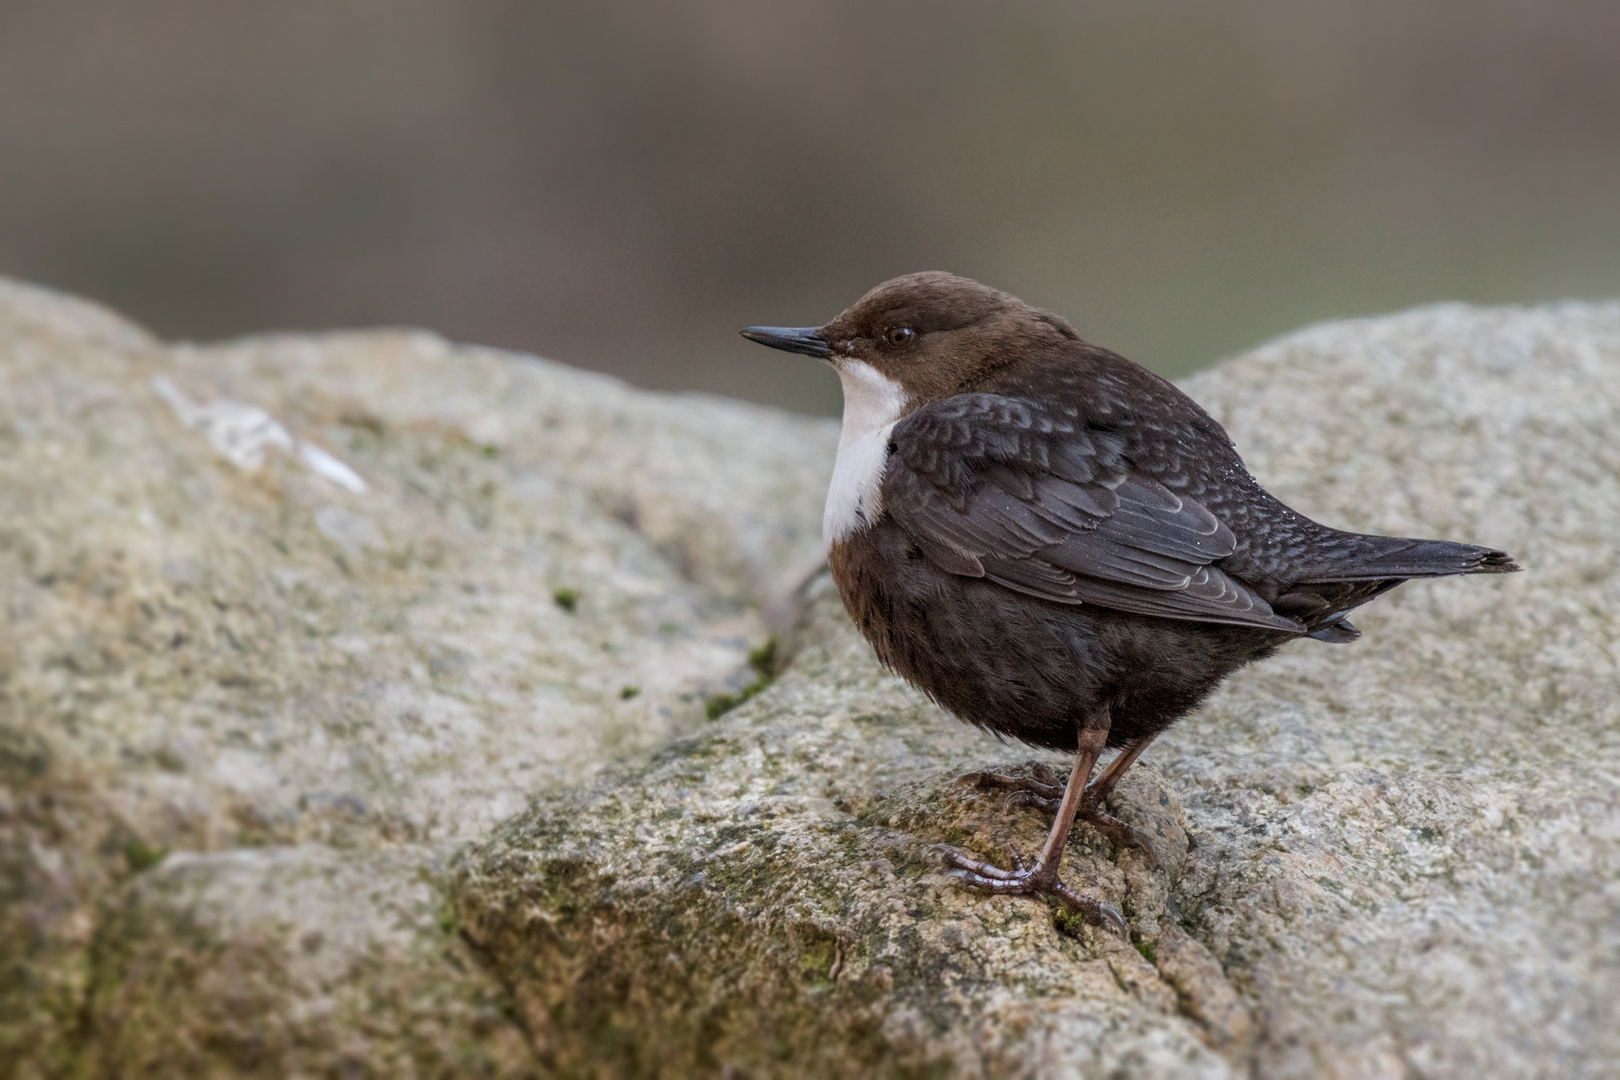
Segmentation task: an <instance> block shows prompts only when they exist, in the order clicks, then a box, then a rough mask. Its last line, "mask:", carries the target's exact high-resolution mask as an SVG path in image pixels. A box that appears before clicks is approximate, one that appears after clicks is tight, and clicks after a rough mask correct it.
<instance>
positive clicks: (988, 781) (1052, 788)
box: [961, 761, 1063, 814]
mask: <svg viewBox="0 0 1620 1080" xmlns="http://www.w3.org/2000/svg"><path fill="white" fill-rule="evenodd" d="M1029 769H1030V772H1032V773H1034V774H1035V775H1034V776H1033V777H1028V776H1003V775H1001V774H1000V773H994V772H990V771H988V770H986V771H984V772H977V773H968V774H967V775H966V776H964V777H962V778H961V781H962V782H971V783H972V784H973V786H974V787H976V788H978V789H979V790H980V791H1010V792H1012V794H1011V795H1009V796H1008V797H1007V802H1008V803H1009V804H1011V803H1013V802H1021V803H1026V804H1029V805H1033V806H1038V807H1040V808H1041V809H1042V810H1045V811H1046V812H1047V813H1049V814H1050V813H1055V812H1056V811H1057V808H1058V804H1059V803H1060V802H1062V799H1063V787H1062V785H1060V784H1056V783H1053V782H1052V781H1053V779H1054V777H1053V776H1052V771H1051V770H1050V769H1048V768H1047V767H1046V766H1045V765H1042V764H1040V763H1039V762H1035V761H1032V762H1030V763H1029Z"/></svg>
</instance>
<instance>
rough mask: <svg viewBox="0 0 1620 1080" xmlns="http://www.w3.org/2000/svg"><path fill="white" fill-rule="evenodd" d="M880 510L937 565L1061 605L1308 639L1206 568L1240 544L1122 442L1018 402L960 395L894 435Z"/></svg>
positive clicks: (911, 419) (1238, 585)
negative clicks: (1134, 461) (1136, 461)
mask: <svg viewBox="0 0 1620 1080" xmlns="http://www.w3.org/2000/svg"><path fill="white" fill-rule="evenodd" d="M890 441H891V450H890V453H889V456H888V461H887V465H886V467H885V470H884V475H883V487H882V495H883V506H884V509H885V510H887V511H888V513H889V515H890V516H891V517H892V518H893V519H894V521H895V523H896V524H897V525H899V527H900V528H901V529H902V530H903V531H904V532H905V533H906V535H907V536H908V537H910V539H911V540H912V542H913V543H915V544H916V545H917V547H918V548H920V549H921V550H922V552H923V554H924V556H926V557H927V558H928V560H929V561H930V562H932V563H933V564H934V565H935V566H937V567H939V568H940V569H941V570H944V571H946V572H948V573H952V574H957V575H961V576H964V577H982V578H987V579H988V580H990V581H994V582H996V583H997V584H999V585H1003V586H1005V587H1006V588H1009V589H1014V590H1016V591H1018V592H1021V593H1025V594H1027V595H1030V596H1036V597H1040V598H1041V599H1043V600H1051V601H1055V602H1057V603H1063V604H1097V605H1099V606H1101V607H1107V608H1112V609H1114V610H1117V611H1129V612H1135V613H1137V614H1142V615H1160V616H1165V617H1168V618H1179V619H1191V620H1196V621H1200V622H1221V623H1235V624H1239V625H1244V626H1264V627H1268V628H1271V629H1276V630H1288V631H1292V632H1295V633H1299V632H1303V630H1304V629H1305V628H1304V626H1303V625H1302V624H1301V623H1299V622H1297V621H1295V620H1293V619H1290V618H1287V617H1286V616H1283V615H1278V614H1276V613H1275V612H1273V611H1272V610H1271V607H1270V606H1269V605H1268V604H1267V603H1266V602H1265V600H1264V599H1263V598H1261V597H1260V596H1259V595H1258V594H1257V593H1255V591H1254V590H1253V589H1251V588H1249V587H1248V586H1247V585H1245V584H1243V583H1242V582H1240V581H1236V580H1234V579H1233V578H1231V577H1228V576H1227V575H1226V574H1224V573H1222V572H1221V570H1220V569H1219V568H1217V567H1216V566H1214V565H1213V564H1214V563H1215V562H1216V561H1218V560H1220V559H1222V558H1225V557H1226V556H1228V555H1230V554H1232V552H1233V551H1234V550H1236V548H1237V538H1236V537H1234V536H1233V535H1232V531H1231V530H1230V529H1228V528H1227V527H1226V525H1225V524H1224V523H1222V522H1221V520H1220V519H1219V518H1217V517H1215V515H1214V514H1212V513H1210V512H1209V510H1207V509H1206V508H1204V507H1203V506H1201V505H1200V504H1198V503H1197V502H1195V501H1193V500H1191V499H1187V498H1184V497H1182V496H1179V495H1177V494H1175V493H1174V492H1172V491H1171V490H1170V489H1169V488H1166V487H1165V486H1164V485H1163V484H1161V483H1159V482H1158V481H1157V480H1155V479H1154V478H1153V477H1151V476H1149V475H1147V474H1145V473H1143V472H1141V471H1139V470H1137V469H1135V468H1133V467H1132V465H1131V463H1130V462H1129V461H1127V460H1126V459H1125V457H1124V456H1123V443H1122V442H1121V441H1120V440H1119V439H1117V438H1116V437H1114V436H1113V435H1110V434H1109V433H1107V432H1105V431H1093V430H1088V429H1087V428H1085V427H1084V426H1083V425H1082V424H1081V423H1080V422H1079V421H1078V420H1077V419H1074V418H1072V417H1068V416H1066V415H1063V414H1061V413H1055V412H1054V411H1053V410H1048V409H1043V408H1042V407H1041V406H1040V405H1038V404H1036V403H1035V402H1032V401H1029V400H1027V399H1024V398H1010V397H1002V396H999V395H995V394H960V395H958V396H956V397H952V398H947V399H946V400H944V401H940V402H936V403H935V404H933V405H930V406H928V407H926V408H923V409H919V410H918V411H917V412H915V413H912V414H911V415H910V416H908V417H906V418H905V419H904V420H901V421H900V423H898V424H897V425H895V428H894V431H893V433H892V434H891V436H890Z"/></svg>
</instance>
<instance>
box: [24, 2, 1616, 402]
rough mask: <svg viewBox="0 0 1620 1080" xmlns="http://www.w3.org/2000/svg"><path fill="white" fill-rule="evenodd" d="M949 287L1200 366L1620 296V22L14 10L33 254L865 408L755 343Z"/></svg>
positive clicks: (1356, 10) (1269, 9)
mask: <svg viewBox="0 0 1620 1080" xmlns="http://www.w3.org/2000/svg"><path fill="white" fill-rule="evenodd" d="M928 268H941V269H949V270H954V271H956V272H958V273H964V274H968V275H970V276H973V277H977V278H979V279H981V280H984V281H986V282H988V283H990V284H993V285H996V286H998V287H1000V288H1004V289H1007V290H1009V291H1012V292H1015V293H1018V294H1019V295H1021V296H1023V297H1025V298H1026V299H1028V300H1030V301H1032V302H1035V303H1038V304H1040V305H1042V306H1045V307H1049V308H1052V309H1053V310H1055V311H1057V312H1059V313H1061V314H1063V315H1064V316H1066V317H1068V318H1069V319H1070V320H1071V321H1072V322H1074V323H1075V325H1076V326H1077V327H1078V328H1079V330H1080V332H1081V333H1082V335H1084V336H1085V337H1087V338H1089V339H1091V340H1093V341H1096V342H1099V343H1101V344H1104V345H1108V346H1110V347H1112V348H1115V349H1117V350H1119V351H1121V352H1124V353H1125V354H1126V355H1128V356H1130V357H1132V358H1133V359H1136V360H1138V361H1140V362H1142V363H1144V364H1147V365H1148V366H1149V367H1152V368H1154V369H1156V370H1158V371H1161V372H1164V373H1167V374H1170V375H1178V374H1182V373H1185V372H1187V371H1189V370H1191V369H1193V368H1195V367H1198V366H1201V365H1203V364H1207V363H1210V362H1213V361H1214V360H1217V359H1219V358H1220V357H1221V356H1223V355H1226V354H1230V353H1232V352H1235V351H1237V350H1240V349H1242V348H1244V347H1246V346H1249V345H1252V344H1254V343H1257V342H1259V341H1261V340H1263V339H1265V338H1267V337H1269V336H1271V335H1274V334H1276V333H1279V332H1281V331H1285V330H1288V329H1291V328H1293V327H1296V326H1298V325H1300V324H1302V323H1306V322H1310V321H1312V320H1317V319H1323V318H1330V317H1336V316H1346V315H1356V314H1362V313H1370V312H1380V311H1387V310H1392V309H1396V308H1401V307H1405V306H1410V305H1413V304H1419V303H1425V302H1429V301H1434V300H1444V299H1461V300H1471V301H1479V302H1485V303H1501V302H1533V301H1540V300H1547V299H1554V298H1560V297H1596V296H1613V295H1615V294H1616V293H1617V292H1620V3H1615V2H1614V0H1521V2H1501V0H1428V2H1424V0H1356V2H1331V0H1324V2H1298V0H1290V2H1284V0H1277V2H1252V0H1228V2H1225V3H1221V4H1209V3H1204V2H1199V0H1133V2H1130V3H1112V4H1096V3H1076V2H1072V0H1070V2H1062V0H1047V2H1034V3H1008V4H991V3H988V2H984V0H978V2H966V0H896V2H892V3H870V2H864V3H863V2H857V0H827V2H820V3H805V2H799V3H787V2H780V0H756V2H748V3H744V2H740V0H683V2H665V3H639V4H637V3H619V2H609V0H592V2H589V3H546V2H534V0H531V2H527V3H520V2H517V0H274V2H271V3H249V2H246V0H234V2H229V0H228V2H221V0H144V2H142V3H139V4H131V3H128V2H123V0H83V2H77V0H68V2H64V0H0V273H3V274H9V275H13V276H17V277H22V278H27V279H31V280H34V281H38V282H41V283H44V284H48V285H52V286H55V287H58V288H61V289H66V290H70V291H73V292H77V293H81V294H84V295H87V296H90V297H92V298H95V299H98V300H101V301H104V302H106V303H108V304H111V305H113V306H114V307H117V308H119V309H121V310H123V311H125V312H127V313H129V314H131V315H133V316H134V317H135V318H137V319H139V320H141V321H143V322H145V323H146V324H147V325H149V326H151V327H152V328H153V329H155V330H157V331H158V332H159V333H161V334H163V335H165V336H169V337H180V338H192V339H209V338H217V337H223V336H231V335H238V334H244V333H250V332H254V331H259V330H270V329H274V330H283V329H287V330H290V329H319V328H325V327H352V326H363V325H372V324H410V325H418V326H426V327H430V328H432V329H435V330H438V331H440V332H442V333H444V334H446V335H448V336H450V337H453V338H456V339H459V340H463V341H470V342H481V343H487V344H494V345H500V346H506V347H510V348H516V349H521V350H527V351H532V352H536V353H539V354H542V355H545V356H549V357H552V358H554V359H558V360H563V361H566V362H568V363H572V364H577V365H582V366H587V367H593V368H599V369H601V370H604V371H610V372H613V373H616V374H619V375H622V376H624V377H626V378H628V379H630V380H631V381H633V382H635V383H637V384H640V385H643V386H650V387H660V388H691V389H699V390H706V391H714V392H719V393H724V394H730V395H734V396H739V397H745V398H752V399H754V400H758V401H764V402H769V403H772V404H777V405H783V406H787V407H789V408H794V409H798V410H802V411H807V412H828V413H830V412H835V411H836V410H837V407H838V400H839V399H838V388H837V382H836V380H835V379H834V378H833V376H832V374H831V373H830V372H829V371H826V370H824V369H822V368H821V367H819V366H818V365H815V364H812V363H809V362H806V361H805V360H804V359H803V358H795V357H791V356H788V355H786V354H782V353H772V352H768V351H766V350H764V349H761V348H759V347H757V346H752V345H750V344H749V343H747V342H745V341H743V340H742V339H741V338H739V337H737V335H736V330H737V329H738V328H739V327H742V326H745V325H748V324H750V323H785V324H812V323H820V322H822V321H824V320H826V319H827V318H830V317H831V316H832V315H834V314H836V313H837V312H838V311H839V310H840V309H841V308H843V307H844V306H845V305H847V304H849V303H850V302H852V301H853V300H854V299H855V298H856V297H857V296H858V295H859V294H860V293H861V292H863V291H864V290H865V289H867V288H868V287H869V286H871V285H873V284H875V283H877V282H878V281H880V280H882V279H883V278H886V277H889V276H892V275H894V274H897V273H902V272H906V271H910V270H917V269H928Z"/></svg>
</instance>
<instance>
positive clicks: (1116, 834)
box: [962, 761, 1159, 868]
mask: <svg viewBox="0 0 1620 1080" xmlns="http://www.w3.org/2000/svg"><path fill="white" fill-rule="evenodd" d="M1029 771H1030V772H1031V773H1033V774H1034V776H1033V777H1029V776H1003V775H1002V774H1001V773H994V772H990V771H988V770H986V771H984V772H977V773H968V774H967V775H966V776H964V777H962V780H963V781H964V782H966V781H971V782H972V783H973V785H974V786H975V787H977V788H978V789H979V790H981V791H1009V792H1011V793H1012V794H1010V795H1009V796H1008V797H1007V801H1008V802H1013V801H1017V802H1021V803H1024V804H1025V805H1028V806H1035V807H1038V808H1040V809H1042V810H1044V811H1046V812H1047V813H1048V814H1055V813H1057V811H1058V807H1059V806H1060V805H1062V802H1063V785H1062V784H1060V783H1054V782H1053V781H1055V780H1056V779H1057V778H1056V777H1055V776H1053V775H1052V771H1051V770H1050V769H1048V768H1047V767H1046V766H1045V765H1043V764H1041V763H1040V762H1037V761H1032V762H1030V763H1029ZM1096 782H1097V781H1095V780H1094V781H1092V784H1095V783H1096ZM1092 784H1088V785H1087V791H1086V797H1085V798H1084V799H1082V801H1081V803H1080V811H1079V812H1078V813H1077V814H1076V815H1075V818H1076V820H1079V821H1085V822H1089V823H1090V824H1091V825H1092V827H1093V828H1095V829H1096V830H1097V831H1098V832H1100V833H1102V834H1103V835H1104V836H1106V837H1107V838H1108V839H1110V840H1112V841H1113V842H1114V845H1115V846H1116V847H1121V848H1128V847H1133V848H1136V849H1137V850H1138V851H1141V852H1143V853H1144V854H1146V855H1147V858H1148V863H1149V864H1150V865H1152V866H1153V867H1154V868H1157V867H1158V865H1159V853H1158V852H1157V851H1155V850H1154V848H1153V842H1152V841H1151V840H1149V839H1148V838H1147V837H1146V836H1144V835H1143V834H1142V832H1141V830H1139V829H1135V828H1132V827H1131V826H1130V825H1127V824H1126V823H1125V822H1123V821H1121V820H1119V818H1117V817H1115V816H1114V815H1112V814H1110V813H1109V812H1108V811H1106V810H1104V809H1103V808H1102V799H1101V797H1100V794H1094V793H1096V790H1097V789H1096V788H1094V787H1092Z"/></svg>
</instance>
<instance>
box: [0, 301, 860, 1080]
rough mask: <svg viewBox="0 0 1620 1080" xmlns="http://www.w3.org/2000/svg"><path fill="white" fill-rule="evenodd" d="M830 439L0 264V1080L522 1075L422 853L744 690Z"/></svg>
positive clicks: (486, 984)
mask: <svg viewBox="0 0 1620 1080" xmlns="http://www.w3.org/2000/svg"><path fill="white" fill-rule="evenodd" d="M765 428H769V429H770V430H772V432H773V439H772V441H771V443H770V444H769V445H767V446H764V447H753V448H751V449H750V451H749V452H748V453H747V454H741V453H738V452H737V446H738V443H739V442H740V441H741V440H742V439H743V438H745V437H747V436H749V435H751V434H753V433H756V432H758V431H760V430H762V429H765ZM835 439H836V430H835V429H834V427H833V426H832V425H830V424H828V423H826V422H822V421H812V420H804V419H795V418H790V417H786V416H783V415H781V414H777V413H773V412H769V411H767V410H760V409H752V408H749V407H747V406H741V405H737V404H734V403H727V402H721V401H718V400H713V399H702V398H682V397H673V396H668V395H652V394H642V393H638V392H636V391H633V390H631V389H629V388H628V387H626V386H624V385H623V384H621V383H618V382H616V381H614V380H611V379H607V378H603V377H600V376H594V375H589V374H586V373H583V372H577V371H572V370H570V369H567V368H564V367H561V366H559V365H554V364H549V363H546V362H544V361H540V360H535V359H532V358H521V357H514V356H509V355H505V354H500V353H496V352H493V351H490V350H477V349H457V348H454V347H452V346H449V345H447V344H445V343H444V342H442V341H440V340H438V339H436V338H433V337H431V336H429V335H424V334H417V333H377V334H354V335H338V336H332V337H326V338H297V339H292V338H288V339H271V340H258V341H248V342H240V343H235V344H230V345H226V346H220V347H212V348H196V347H173V348H166V347H164V346H162V345H160V344H159V343H157V342H156V341H154V340H152V339H151V338H150V337H149V336H148V335H146V334H144V333H143V332H142V331H140V330H139V329H137V328H135V327H133V326H130V325H129V324H127V323H124V322H122V321H121V320H119V319H117V318H116V317H115V316H112V315H110V314H108V313H106V312H103V311H101V310H99V309H96V308H94V307H92V306H90V305H87V304H84V303H82V302H79V301H74V300H69V299H67V298H64V297H59V296H56V295H53V294H50V293H47V292H44V291H42V290H37V289H32V288H29V287H26V286H21V285H14V284H6V285H0V612H3V613H4V618H3V620H0V882H3V885H0V1074H7V1075H16V1076H40V1075H54V1074H64V1073H70V1072H74V1071H75V1070H76V1069H80V1068H89V1069H90V1070H91V1072H92V1073H109V1074H110V1073H117V1074H118V1075H205V1074H206V1075H213V1074H237V1073H245V1074H263V1075H297V1074H312V1073H322V1074H325V1073H330V1072H341V1071H345V1070H349V1071H353V1070H355V1069H359V1070H360V1071H362V1072H366V1073H368V1074H374V1075H388V1076H409V1075H444V1076H449V1075H462V1074H464V1073H467V1072H473V1073H480V1072H481V1073H488V1074H490V1075H516V1074H521V1073H524V1072H527V1071H528V1070H529V1069H530V1068H531V1067H532V1060H531V1057H530V1054H529V1051H528V1049H527V1044H526V1042H525V1041H524V1040H523V1039H522V1038H521V1037H520V1033H519V1032H518V1029H517V1028H516V1027H515V1026H514V1025H513V1023H512V1020H511V1017H510V1009H507V1008H505V1007H504V1006H501V1005H500V1001H501V1000H502V999H503V997H504V995H503V993H502V991H501V988H500V987H499V985H498V984H497V983H496V982H495V981H494V980H493V978H492V977H491V976H490V975H489V974H488V972H487V971H486V970H485V969H484V968H482V967H481V966H479V965H478V964H477V963H476V962H474V961H473V959H472V958H471V956H470V953H468V951H467V948H466V946H465V944H464V943H463V942H461V940H460V938H459V937H458V936H457V935H456V934H455V933H454V923H453V919H452V918H451V916H450V915H449V914H448V909H447V908H445V905H444V902H443V897H444V893H443V889H442V886H441V884H440V882H441V875H442V867H443V864H444V860H445V859H446V858H447V857H448V856H449V855H450V854H452V853H453V852H454V851H455V850H456V849H457V848H458V847H459V846H460V845H461V844H463V843H465V842H466V841H467V840H469V839H472V838H474V837H476V836H479V835H481V834H482V833H484V832H486V831H487V830H489V829H490V828H491V827H493V825H494V824H495V823H497V822H499V821H500V820H502V819H504V818H506V817H509V816H510V815H512V814H514V813H516V812H517V811H519V810H520V809H521V808H522V807H523V806H524V804H525V802H526V800H527V799H528V797H529V796H530V794H531V793H532V792H534V791H536V790H542V789H546V788H548V787H552V786H555V785H558V784H562V783H566V782H570V781H577V780H579V779H581V778H584V777H587V776H589V775H590V774H591V773H592V772H593V771H594V770H595V769H597V768H599V767H600V766H601V764H602V763H603V762H605V761H608V760H611V759H613V758H615V757H617V756H620V755H623V754H627V753H631V752H633V751H636V750H638V749H645V748H648V747H652V746H656V745H659V744H661V743H663V742H665V741H667V740H668V739H669V738H670V737H671V736H672V735H676V734H680V733H682V732H686V731H690V730H693V729H695V728H696V727H698V726H700V725H701V724H703V723H704V716H705V702H706V700H707V699H708V698H710V697H711V696H713V695H715V694H718V693H722V692H726V691H734V690H736V689H737V688H738V687H740V686H742V685H744V684H746V683H748V682H749V681H750V680H751V679H752V678H753V677H754V676H753V672H752V671H751V670H750V668H749V665H748V660H747V656H748V651H749V649H750V648H752V647H755V646H757V645H759V643H760V642H761V640H763V638H764V635H765V629H764V627H763V625H762V624H761V621H760V617H759V615H758V608H759V604H760V600H761V598H762V597H763V596H764V595H765V592H766V590H767V588H768V587H770V586H771V585H772V583H773V582H774V581H775V579H776V578H777V577H778V576H780V575H781V574H782V573H784V572H787V571H789V570H791V568H792V567H794V566H795V565H798V564H801V563H802V562H803V561H804V560H805V559H806V557H809V556H813V554H814V553H815V552H816V551H817V550H818V549H819V537H818V535H817V534H818V529H817V527H816V526H817V520H818V516H819V506H820V500H821V492H822V490H823V488H824V486H825V483H826V477H827V473H828V462H829V460H830V456H831V452H832V446H833V443H834V441H835ZM447 928H448V929H447ZM233 995H234V996H233ZM492 1002H493V1003H494V1004H491V1003H492ZM428 1014H432V1016H433V1017H434V1018H435V1019H433V1020H432V1022H429V1020H428V1019H426V1018H425V1017H427V1016H428ZM514 1047H516V1048H517V1051H514V1050H513V1048H514Z"/></svg>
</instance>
